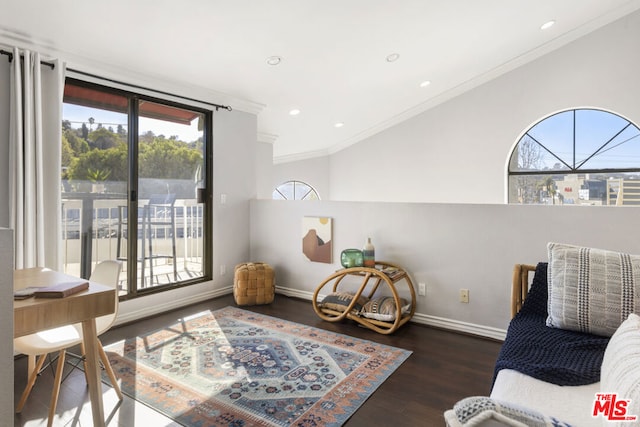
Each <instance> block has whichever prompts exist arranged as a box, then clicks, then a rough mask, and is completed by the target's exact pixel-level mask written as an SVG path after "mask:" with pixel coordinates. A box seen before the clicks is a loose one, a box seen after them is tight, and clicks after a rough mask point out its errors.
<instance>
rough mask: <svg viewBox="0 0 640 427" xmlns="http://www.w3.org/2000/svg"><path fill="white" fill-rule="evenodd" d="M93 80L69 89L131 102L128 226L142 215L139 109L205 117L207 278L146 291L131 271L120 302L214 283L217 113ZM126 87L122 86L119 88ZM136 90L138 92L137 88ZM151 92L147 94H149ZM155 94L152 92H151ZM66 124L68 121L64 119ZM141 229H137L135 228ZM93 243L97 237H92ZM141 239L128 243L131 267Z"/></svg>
mask: <svg viewBox="0 0 640 427" xmlns="http://www.w3.org/2000/svg"><path fill="white" fill-rule="evenodd" d="M93 80H94V79H91V80H84V79H81V78H77V77H71V76H67V77H66V78H65V86H66V85H67V84H73V85H76V86H81V87H86V88H89V89H93V90H98V91H101V92H105V93H111V94H115V95H118V96H122V97H126V98H127V100H128V106H127V111H126V114H127V118H128V123H127V127H128V131H127V152H128V165H127V169H128V181H127V206H128V215H129V217H128V219H127V220H128V223H129V224H136V222H137V211H138V196H137V195H138V166H139V164H138V154H139V153H138V147H139V135H138V133H139V132H138V119H139V111H138V105H139V102H140V101H148V102H153V103H157V104H162V105H166V106H169V107H175V108H179V109H187V110H191V111H194V112H197V113H200V114H202V115H203V118H204V124H203V134H202V138H203V168H204V171H205V182H204V187H205V192H204V198H203V218H204V219H205V220H204V223H203V226H202V234H203V248H202V251H203V253H202V263H203V274H202V276H200V277H197V278H193V279H187V280H182V281H179V282H172V283H168V284H163V285H156V286H150V287H146V288H141V289H139V288H138V283H137V282H138V280H137V274H136V273H137V268H129V269H128V271H127V292H126V294H124V295H120V300H121V301H124V300H128V299H134V298H138V297H142V296H146V295H150V294H155V293H159V292H165V291H168V290H172V289H177V288H181V287H184V286H191V285H195V284H198V283H203V282H207V281H211V280H212V278H213V229H214V227H213V217H214V215H213V197H212V189H213V110H211V109H207V108H203V107H199V106H195V105H192V104H188V103H180V102H176V101H173V100H170V99H166V98H160V97H158V96H152V95H149V94H147V93H142V92H138V91H135V90H128V89H124V88H122V87H114V86H108V85H105V84H101V83H97V82H95V81H93ZM118 86H122V85H118ZM133 89H136V88H135V87H134V88H133ZM147 91H148V90H145V92H147ZM151 91H152V90H151ZM62 120H63V121H64V120H65V118H64V117H63V118H62ZM135 228H136V229H137V227H135ZM92 239H93V237H92ZM137 240H138V239H127V245H128V246H127V263H131V265H135V264H137V257H138V253H137V252H138V250H137ZM84 256H85V254H82V253H81V254H80V257H81V262H84V260H83V257H84Z"/></svg>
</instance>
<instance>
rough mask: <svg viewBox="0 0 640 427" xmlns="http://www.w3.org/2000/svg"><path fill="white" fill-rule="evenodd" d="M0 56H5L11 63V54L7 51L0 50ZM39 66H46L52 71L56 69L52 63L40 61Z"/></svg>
mask: <svg viewBox="0 0 640 427" xmlns="http://www.w3.org/2000/svg"><path fill="white" fill-rule="evenodd" d="M0 54H1V55H7V56H8V57H9V62H11V61H13V52H9V51H8V50H1V49H0ZM40 64H42V65H46V66H47V67H49V68H51V69H52V70H53V69H54V68H56V64H54V63H53V62H47V61H40Z"/></svg>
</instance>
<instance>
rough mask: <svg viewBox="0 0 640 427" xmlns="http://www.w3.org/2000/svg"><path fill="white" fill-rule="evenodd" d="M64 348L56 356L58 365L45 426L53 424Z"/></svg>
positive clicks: (64, 352) (48, 426)
mask: <svg viewBox="0 0 640 427" xmlns="http://www.w3.org/2000/svg"><path fill="white" fill-rule="evenodd" d="M66 353H67V352H66V351H65V350H60V354H59V356H58V366H57V368H56V377H55V380H54V381H55V383H54V384H53V391H52V392H51V403H49V419H48V420H47V427H51V426H52V425H53V417H54V416H55V415H56V406H57V405H58V395H59V394H60V383H61V382H62V371H63V370H64V359H65V355H66Z"/></svg>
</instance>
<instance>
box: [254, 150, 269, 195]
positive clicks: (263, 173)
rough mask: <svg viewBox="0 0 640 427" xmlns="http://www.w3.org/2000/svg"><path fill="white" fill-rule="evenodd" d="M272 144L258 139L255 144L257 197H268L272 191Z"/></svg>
mask: <svg viewBox="0 0 640 427" xmlns="http://www.w3.org/2000/svg"><path fill="white" fill-rule="evenodd" d="M272 176H273V144H272V143H270V142H261V141H258V143H257V145H256V179H257V189H256V190H257V198H258V199H270V198H271V193H272V192H273V186H272V182H273V178H272Z"/></svg>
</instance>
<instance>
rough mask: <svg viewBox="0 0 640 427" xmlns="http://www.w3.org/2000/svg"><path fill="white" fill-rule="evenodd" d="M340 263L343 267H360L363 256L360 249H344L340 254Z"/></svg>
mask: <svg viewBox="0 0 640 427" xmlns="http://www.w3.org/2000/svg"><path fill="white" fill-rule="evenodd" d="M340 263H341V264H342V266H343V267H344V268H351V267H362V265H363V263H364V257H363V255H362V251H361V250H360V249H345V250H344V251H342V254H340Z"/></svg>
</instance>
